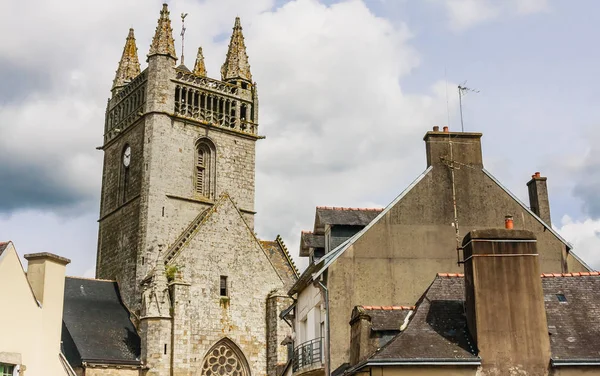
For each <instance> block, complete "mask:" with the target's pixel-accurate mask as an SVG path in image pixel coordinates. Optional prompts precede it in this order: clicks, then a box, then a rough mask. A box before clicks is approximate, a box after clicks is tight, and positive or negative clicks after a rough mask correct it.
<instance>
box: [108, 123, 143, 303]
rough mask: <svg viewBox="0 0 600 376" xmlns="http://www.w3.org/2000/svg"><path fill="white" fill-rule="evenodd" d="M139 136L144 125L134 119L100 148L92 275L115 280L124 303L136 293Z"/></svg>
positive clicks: (140, 158) (141, 151)
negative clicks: (127, 157)
mask: <svg viewBox="0 0 600 376" xmlns="http://www.w3.org/2000/svg"><path fill="white" fill-rule="evenodd" d="M143 139H144V124H143V123H142V122H138V123H137V124H135V125H133V126H132V127H131V128H129V129H128V131H127V132H125V133H124V134H123V135H122V136H121V137H120V138H118V139H116V140H115V141H114V142H112V143H110V144H109V145H108V146H107V147H106V148H105V150H104V174H103V179H102V181H103V184H102V203H101V207H100V220H99V231H98V255H97V262H96V277H97V278H102V279H116V280H118V282H119V286H120V289H121V292H122V294H123V297H124V299H125V302H126V303H127V304H128V305H131V304H133V301H134V300H135V299H133V297H134V296H135V295H136V280H135V270H136V267H137V253H138V252H137V250H138V244H139V237H140V233H139V231H140V227H139V216H140V193H141V187H142V174H143V169H144V159H143ZM126 145H129V146H130V147H131V154H132V156H131V163H130V166H129V171H128V174H129V176H128V185H127V190H126V191H125V187H124V176H123V174H124V171H125V168H124V166H123V160H122V157H123V151H124V149H125V146H126Z"/></svg>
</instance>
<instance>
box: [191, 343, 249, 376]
mask: <svg viewBox="0 0 600 376" xmlns="http://www.w3.org/2000/svg"><path fill="white" fill-rule="evenodd" d="M202 376H250V370H249V367H248V362H247V361H246V357H245V356H244V354H243V353H242V351H241V350H240V349H239V348H238V347H237V346H236V345H235V343H233V342H232V341H231V340H229V339H227V338H224V339H222V340H220V341H219V342H217V343H216V344H215V345H214V346H213V347H212V349H210V350H209V351H208V353H207V354H206V357H205V358H204V365H203V366H202Z"/></svg>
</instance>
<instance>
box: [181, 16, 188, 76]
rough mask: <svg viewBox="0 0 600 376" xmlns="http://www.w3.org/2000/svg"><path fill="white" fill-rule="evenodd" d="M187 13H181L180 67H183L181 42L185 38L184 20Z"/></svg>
mask: <svg viewBox="0 0 600 376" xmlns="http://www.w3.org/2000/svg"><path fill="white" fill-rule="evenodd" d="M187 15H188V14H187V13H181V65H184V63H183V59H184V57H183V51H184V49H183V41H184V38H185V18H186V17H187Z"/></svg>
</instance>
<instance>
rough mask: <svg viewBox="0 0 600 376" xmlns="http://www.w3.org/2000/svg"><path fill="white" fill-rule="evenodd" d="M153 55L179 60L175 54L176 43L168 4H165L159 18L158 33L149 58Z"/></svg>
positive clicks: (153, 41)
mask: <svg viewBox="0 0 600 376" xmlns="http://www.w3.org/2000/svg"><path fill="white" fill-rule="evenodd" d="M153 55H166V56H171V57H172V58H173V59H177V55H176V54H175V41H174V40H173V29H172V28H171V19H169V9H168V6H167V4H163V6H162V9H161V11H160V17H159V18H158V25H157V26H156V32H155V33H154V38H153V39H152V44H151V45H150V52H149V53H148V57H150V56H153Z"/></svg>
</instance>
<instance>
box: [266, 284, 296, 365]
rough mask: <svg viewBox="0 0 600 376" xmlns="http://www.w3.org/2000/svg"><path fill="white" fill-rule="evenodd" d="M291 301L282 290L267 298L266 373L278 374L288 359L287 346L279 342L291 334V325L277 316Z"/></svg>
mask: <svg viewBox="0 0 600 376" xmlns="http://www.w3.org/2000/svg"><path fill="white" fill-rule="evenodd" d="M292 303H293V299H291V298H290V297H289V296H287V294H286V293H285V291H284V290H279V291H275V292H273V293H272V294H270V296H269V299H268V300H267V341H268V344H267V362H268V364H267V373H268V375H269V376H278V375H279V371H280V369H281V368H282V367H283V366H285V364H286V362H287V361H288V352H287V346H286V345H282V344H281V343H282V342H283V341H284V340H285V338H286V337H287V336H289V335H291V334H292V330H291V327H290V326H289V325H288V324H286V322H285V321H283V320H282V319H280V318H279V314H280V313H281V312H282V311H283V310H284V309H286V308H287V307H289V306H290V305H291V304H292Z"/></svg>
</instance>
